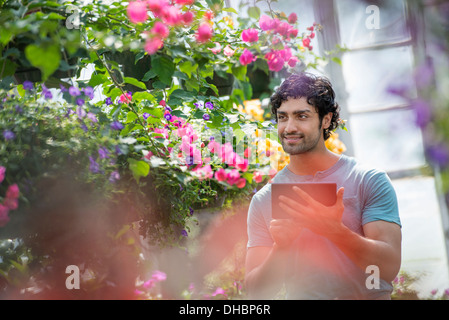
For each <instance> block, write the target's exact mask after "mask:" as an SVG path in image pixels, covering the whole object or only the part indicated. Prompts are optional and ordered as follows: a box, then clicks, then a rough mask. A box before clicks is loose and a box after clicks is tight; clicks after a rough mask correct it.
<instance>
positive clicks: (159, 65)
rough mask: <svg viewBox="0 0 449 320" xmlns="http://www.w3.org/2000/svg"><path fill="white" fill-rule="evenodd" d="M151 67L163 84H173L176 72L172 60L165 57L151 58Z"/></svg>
mask: <svg viewBox="0 0 449 320" xmlns="http://www.w3.org/2000/svg"><path fill="white" fill-rule="evenodd" d="M151 67H152V69H153V70H154V72H155V73H156V74H157V75H158V76H159V79H160V80H161V81H162V82H163V83H165V84H167V85H170V84H171V82H172V78H173V73H174V72H175V65H174V64H173V61H172V60H171V59H169V58H167V57H164V56H151Z"/></svg>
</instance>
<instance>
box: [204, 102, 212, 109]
mask: <svg viewBox="0 0 449 320" xmlns="http://www.w3.org/2000/svg"><path fill="white" fill-rule="evenodd" d="M205 107H206V108H208V109H210V110H212V109H213V108H214V104H213V103H212V102H206V104H205Z"/></svg>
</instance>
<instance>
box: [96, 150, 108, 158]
mask: <svg viewBox="0 0 449 320" xmlns="http://www.w3.org/2000/svg"><path fill="white" fill-rule="evenodd" d="M98 154H99V155H100V159H106V158H109V151H108V149H106V148H105V147H100V148H99V149H98Z"/></svg>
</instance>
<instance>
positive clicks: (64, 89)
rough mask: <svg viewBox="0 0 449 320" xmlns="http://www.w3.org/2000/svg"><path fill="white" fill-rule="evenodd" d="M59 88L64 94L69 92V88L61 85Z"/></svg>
mask: <svg viewBox="0 0 449 320" xmlns="http://www.w3.org/2000/svg"><path fill="white" fill-rule="evenodd" d="M59 88H60V89H61V91H62V92H66V91H68V90H67V88H66V87H64V86H63V85H62V84H59Z"/></svg>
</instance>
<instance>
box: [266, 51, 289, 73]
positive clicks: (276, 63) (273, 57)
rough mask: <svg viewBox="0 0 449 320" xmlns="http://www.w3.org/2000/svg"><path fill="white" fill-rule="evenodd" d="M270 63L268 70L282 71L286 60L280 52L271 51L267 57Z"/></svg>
mask: <svg viewBox="0 0 449 320" xmlns="http://www.w3.org/2000/svg"><path fill="white" fill-rule="evenodd" d="M265 59H267V62H268V69H270V70H271V71H276V72H277V71H281V70H282V68H283V67H284V62H285V61H284V59H283V58H282V54H281V53H280V52H279V51H270V52H268V53H267V54H266V55H265Z"/></svg>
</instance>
